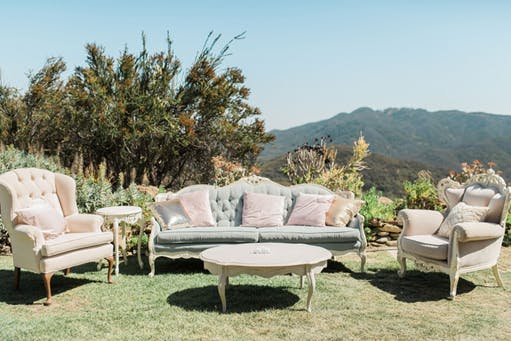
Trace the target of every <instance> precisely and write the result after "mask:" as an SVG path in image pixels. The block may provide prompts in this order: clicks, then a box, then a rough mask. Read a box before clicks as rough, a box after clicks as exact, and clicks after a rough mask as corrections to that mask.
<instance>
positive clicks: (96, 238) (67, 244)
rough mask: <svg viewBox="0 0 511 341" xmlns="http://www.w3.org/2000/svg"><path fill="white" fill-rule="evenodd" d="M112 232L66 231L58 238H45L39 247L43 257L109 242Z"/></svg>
mask: <svg viewBox="0 0 511 341" xmlns="http://www.w3.org/2000/svg"><path fill="white" fill-rule="evenodd" d="M112 240H113V234H112V232H87V233H66V234H64V235H62V236H60V237H58V238H55V239H51V240H47V241H46V242H45V243H44V244H43V246H42V247H41V255H42V256H43V257H51V256H55V255H59V254H61V253H65V252H69V251H75V250H80V249H83V248H87V247H91V246H97V245H102V244H108V243H111V242H112Z"/></svg>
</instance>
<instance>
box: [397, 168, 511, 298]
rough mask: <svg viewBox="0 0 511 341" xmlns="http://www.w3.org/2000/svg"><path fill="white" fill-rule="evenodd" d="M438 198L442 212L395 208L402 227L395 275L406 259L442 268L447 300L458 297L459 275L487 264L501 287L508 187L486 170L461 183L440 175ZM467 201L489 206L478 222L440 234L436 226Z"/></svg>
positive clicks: (483, 267)
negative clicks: (500, 262) (447, 281)
mask: <svg viewBox="0 0 511 341" xmlns="http://www.w3.org/2000/svg"><path fill="white" fill-rule="evenodd" d="M438 194H439V197H440V199H441V200H442V201H443V202H445V203H446V204H447V211H446V212H444V213H443V214H442V213H440V212H437V211H429V210H416V209H405V210H401V211H400V212H399V215H398V217H399V219H400V220H401V221H402V223H403V231H402V233H401V235H400V237H399V239H398V255H397V260H398V262H399V263H400V265H401V269H400V270H399V272H398V274H399V276H400V277H403V276H404V275H405V272H406V259H411V260H414V261H415V262H416V263H418V264H419V265H422V266H424V267H425V268H429V269H433V270H437V271H441V272H444V273H446V274H448V275H449V277H450V282H451V283H450V296H449V298H450V299H454V297H455V296H456V287H457V285H458V280H459V277H460V275H462V274H464V273H468V272H472V271H478V270H483V269H489V268H491V269H492V271H493V274H494V276H495V279H496V280H497V283H498V285H499V286H501V287H504V285H503V283H502V279H501V277H500V274H499V270H498V267H497V262H498V259H499V255H500V249H501V245H502V239H503V238H504V232H505V226H506V218H507V215H508V211H509V204H510V202H509V195H510V188H509V187H507V185H506V183H505V182H504V180H503V179H502V178H501V177H500V176H498V175H496V174H495V172H493V170H490V171H489V172H488V173H487V174H478V175H475V176H473V177H472V178H470V179H469V180H467V181H466V182H465V183H463V184H460V183H458V182H455V181H453V180H450V179H448V178H447V179H443V180H441V181H440V182H439V184H438ZM460 202H464V203H465V204H466V205H470V206H477V207H487V214H486V217H485V218H484V221H482V222H461V223H458V224H456V225H454V227H453V230H452V232H451V233H450V235H449V236H448V237H444V236H442V235H441V234H439V233H438V230H439V227H440V225H441V224H442V222H443V221H444V219H445V217H446V216H447V215H448V213H449V212H450V210H452V209H453V207H454V206H455V205H456V204H458V203H460Z"/></svg>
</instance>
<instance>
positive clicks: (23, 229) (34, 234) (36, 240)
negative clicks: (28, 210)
mask: <svg viewBox="0 0 511 341" xmlns="http://www.w3.org/2000/svg"><path fill="white" fill-rule="evenodd" d="M11 237H12V239H13V240H12V242H13V250H14V248H15V249H16V252H19V251H21V252H23V251H22V250H23V249H25V250H27V249H30V250H32V251H33V252H34V253H37V252H38V251H39V249H41V247H42V246H43V244H44V236H43V232H42V231H41V229H40V228H38V227H36V226H33V225H24V224H20V225H16V226H15V227H14V233H13V234H12V236H11Z"/></svg>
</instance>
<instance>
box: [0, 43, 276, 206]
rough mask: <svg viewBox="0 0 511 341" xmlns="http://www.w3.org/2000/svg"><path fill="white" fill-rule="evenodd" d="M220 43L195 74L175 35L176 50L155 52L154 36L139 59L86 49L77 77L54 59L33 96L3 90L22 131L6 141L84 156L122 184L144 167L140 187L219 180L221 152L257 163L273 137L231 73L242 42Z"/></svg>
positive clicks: (8, 120)
mask: <svg viewBox="0 0 511 341" xmlns="http://www.w3.org/2000/svg"><path fill="white" fill-rule="evenodd" d="M219 38H220V36H217V37H213V36H212V34H210V35H209V36H208V39H207V40H206V42H205V44H204V47H203V49H202V50H201V51H200V52H199V54H198V55H197V58H196V59H195V61H194V62H193V64H192V65H191V67H190V68H187V69H183V68H182V66H181V62H180V61H179V59H178V58H177V57H176V55H175V54H174V51H173V50H172V43H171V41H170V39H169V38H167V49H166V51H163V52H157V53H154V54H150V53H149V52H148V51H147V49H146V43H145V36H143V37H142V50H141V51H140V52H139V53H138V54H133V53H130V52H129V51H128V49H125V50H124V51H123V52H122V53H121V55H120V56H119V57H118V58H114V57H111V56H108V55H107V54H106V53H105V49H104V48H103V47H101V46H97V45H96V44H88V45H86V53H87V57H86V63H85V65H84V66H80V67H77V68H76V69H75V71H74V72H73V73H72V74H71V76H69V78H67V79H65V78H64V77H63V74H64V71H65V70H66V65H65V63H64V61H63V60H62V59H60V58H50V59H48V61H47V62H46V64H45V65H44V66H43V68H42V69H41V70H39V71H38V72H36V73H34V74H33V75H31V76H30V77H29V87H28V90H27V91H26V93H25V94H24V95H23V96H19V95H16V92H13V91H11V90H10V89H8V88H6V87H0V108H1V109H0V110H1V111H0V125H1V126H2V127H4V126H5V127H10V128H12V129H3V130H2V134H3V135H2V141H4V142H5V143H7V142H8V143H13V144H14V145H15V146H16V147H18V148H21V149H23V150H25V151H33V150H43V151H44V152H45V154H50V155H59V157H60V160H61V161H62V163H63V165H64V166H66V167H70V166H71V165H72V164H73V162H74V161H75V160H76V159H77V158H79V159H81V160H82V162H81V165H82V167H83V166H85V167H89V165H91V166H92V167H91V168H92V169H97V168H98V167H99V165H100V164H101V163H103V162H105V163H106V167H107V169H108V170H109V171H110V173H111V174H110V175H113V178H114V179H116V177H117V174H124V175H127V174H131V173H132V171H133V170H134V172H133V173H134V174H135V178H134V179H133V180H134V181H136V182H137V183H142V182H143V179H144V178H147V179H148V181H149V182H151V183H152V184H155V185H157V186H159V185H161V184H163V185H165V186H169V187H181V186H183V184H184V183H186V182H202V183H205V182H209V181H210V179H211V178H212V177H213V172H214V169H213V165H212V163H211V162H209V161H210V160H211V159H212V158H213V157H215V156H219V155H222V156H223V157H224V158H226V159H227V160H230V161H233V162H238V163H240V164H241V165H243V166H244V167H248V166H251V165H253V164H254V163H255V160H256V157H257V156H258V154H259V153H260V151H261V147H262V146H263V145H264V144H265V143H267V142H269V141H271V140H272V136H271V135H269V134H267V133H266V132H265V128H264V122H263V121H262V120H261V119H260V118H259V117H260V111H259V110H258V109H257V108H254V107H252V106H250V105H249V104H248V97H249V94H250V91H249V89H248V88H247V87H246V86H245V85H244V82H245V78H244V76H243V74H242V72H241V70H239V69H237V68H232V67H227V68H225V67H222V66H223V62H224V58H225V56H226V55H227V52H228V50H229V48H230V46H231V43H232V42H233V41H234V40H236V39H240V38H242V36H238V37H235V38H234V39H233V40H232V41H230V42H228V43H227V44H226V45H225V46H224V47H223V48H220V49H217V45H218V41H219ZM4 135H5V136H4ZM82 170H83V169H82ZM98 186H99V188H98V189H97V191H94V192H101V191H103V190H106V189H104V188H103V187H101V186H103V185H102V184H98ZM84 195H85V196H88V195H91V194H90V193H89V194H87V193H84ZM102 198H103V197H102V196H101V195H100V197H97V198H92V199H94V200H98V201H100V202H101V201H102V200H106V199H102Z"/></svg>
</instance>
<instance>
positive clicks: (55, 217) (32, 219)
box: [14, 199, 66, 239]
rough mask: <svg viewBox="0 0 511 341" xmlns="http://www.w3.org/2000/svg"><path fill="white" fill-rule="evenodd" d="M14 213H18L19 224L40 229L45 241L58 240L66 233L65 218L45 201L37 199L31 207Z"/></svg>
mask: <svg viewBox="0 0 511 341" xmlns="http://www.w3.org/2000/svg"><path fill="white" fill-rule="evenodd" d="M14 213H16V219H17V223H18V224H25V225H32V226H35V227H38V228H39V229H41V232H42V233H43V237H44V239H53V238H57V237H58V236H60V235H62V234H64V233H65V231H66V221H65V220H64V217H62V215H61V214H60V213H59V212H58V211H57V210H56V209H54V208H53V207H52V206H51V204H50V203H48V202H47V201H45V200H43V199H36V200H34V201H33V202H32V205H31V206H30V207H26V208H22V209H19V210H17V211H15V212H14Z"/></svg>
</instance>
